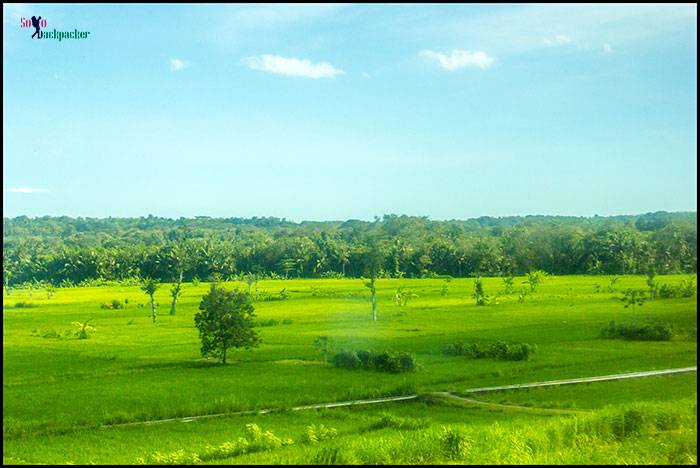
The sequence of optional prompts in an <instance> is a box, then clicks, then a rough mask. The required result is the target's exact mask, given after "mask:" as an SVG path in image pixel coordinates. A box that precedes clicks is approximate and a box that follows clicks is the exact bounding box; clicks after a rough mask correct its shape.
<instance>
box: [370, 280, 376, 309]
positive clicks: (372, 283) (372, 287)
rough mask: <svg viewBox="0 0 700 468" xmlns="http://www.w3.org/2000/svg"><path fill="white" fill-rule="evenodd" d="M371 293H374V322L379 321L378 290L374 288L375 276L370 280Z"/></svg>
mask: <svg viewBox="0 0 700 468" xmlns="http://www.w3.org/2000/svg"><path fill="white" fill-rule="evenodd" d="M370 284H371V286H370V291H372V320H377V289H376V288H375V287H374V274H372V276H371V278H370Z"/></svg>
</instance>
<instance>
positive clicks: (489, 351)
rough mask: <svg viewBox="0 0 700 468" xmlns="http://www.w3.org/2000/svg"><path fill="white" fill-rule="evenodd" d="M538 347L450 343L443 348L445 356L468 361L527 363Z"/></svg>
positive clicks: (498, 342)
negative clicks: (457, 357) (491, 360)
mask: <svg viewBox="0 0 700 468" xmlns="http://www.w3.org/2000/svg"><path fill="white" fill-rule="evenodd" d="M536 349H537V347H536V346H534V345H530V344H528V343H506V342H505V341H496V342H494V343H489V344H477V343H470V344H466V345H465V344H464V343H462V342H457V343H450V344H447V345H445V346H444V347H443V349H442V352H443V354H446V355H449V356H465V357H467V358H468V359H483V358H494V359H500V360H503V361H527V360H529V359H530V357H531V356H532V354H533V353H534V352H535V351H536Z"/></svg>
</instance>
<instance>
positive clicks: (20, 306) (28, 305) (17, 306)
mask: <svg viewBox="0 0 700 468" xmlns="http://www.w3.org/2000/svg"><path fill="white" fill-rule="evenodd" d="M32 307H39V306H38V305H36V304H34V303H32V302H17V303H16V304H15V309H30V308H32Z"/></svg>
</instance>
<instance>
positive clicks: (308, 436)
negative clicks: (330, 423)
mask: <svg viewBox="0 0 700 468" xmlns="http://www.w3.org/2000/svg"><path fill="white" fill-rule="evenodd" d="M336 435H338V430H337V429H335V428H334V427H326V426H324V425H323V424H320V425H318V426H316V425H315V424H312V425H310V426H306V430H305V431H304V433H303V434H302V436H301V440H302V442H306V443H308V444H315V443H317V442H322V441H324V440H328V439H332V438H334V437H335V436H336Z"/></svg>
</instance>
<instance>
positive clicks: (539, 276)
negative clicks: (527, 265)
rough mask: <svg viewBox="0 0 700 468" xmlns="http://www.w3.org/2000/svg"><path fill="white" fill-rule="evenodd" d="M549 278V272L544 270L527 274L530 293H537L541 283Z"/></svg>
mask: <svg viewBox="0 0 700 468" xmlns="http://www.w3.org/2000/svg"><path fill="white" fill-rule="evenodd" d="M546 277H547V272H546V271H542V270H530V271H528V273H527V283H528V284H529V285H530V292H533V293H534V292H535V291H537V288H538V287H539V285H540V283H542V280H544V279H545V278H546Z"/></svg>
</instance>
